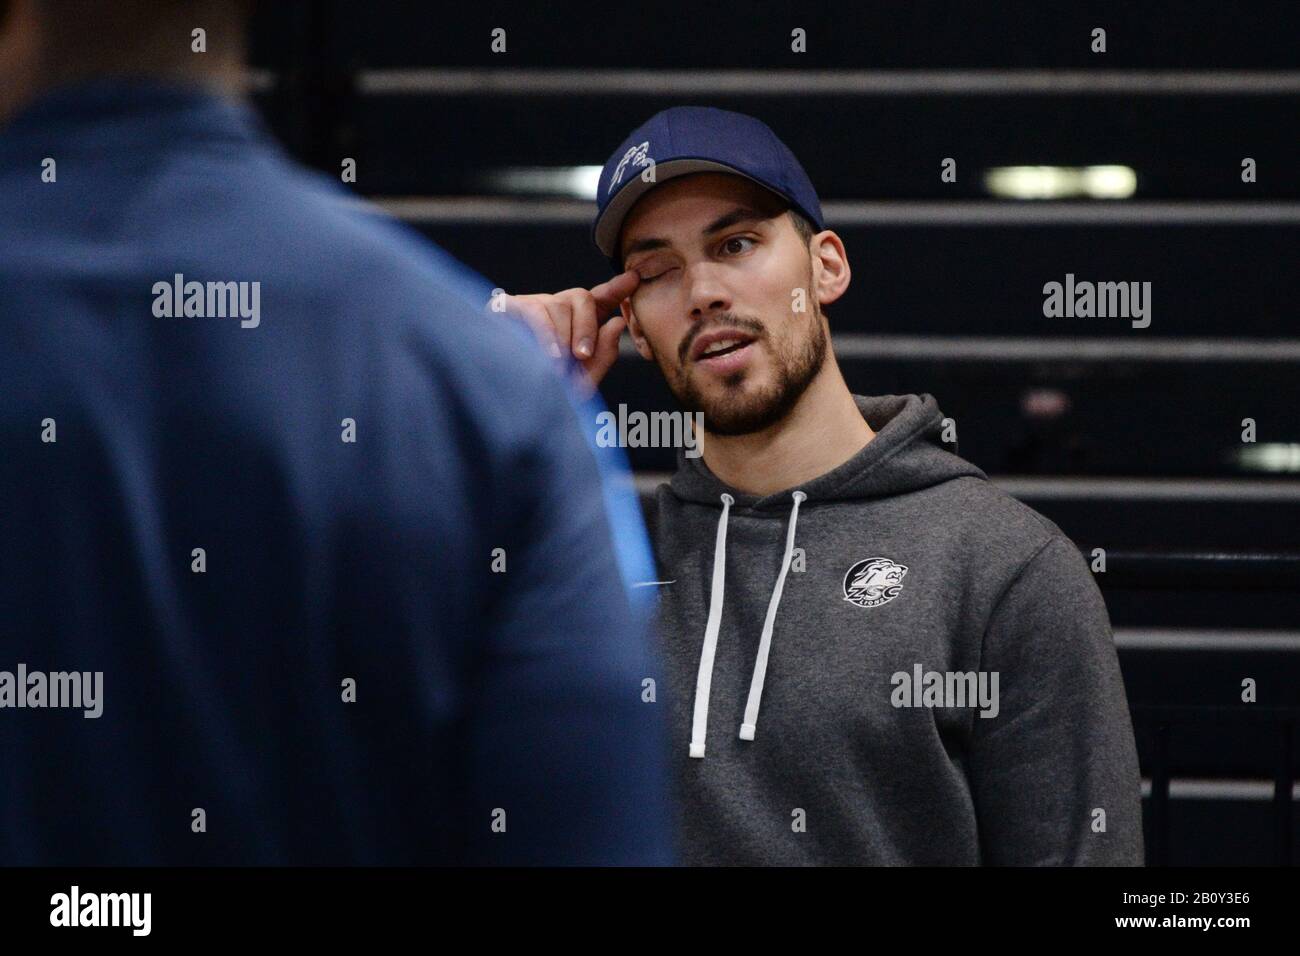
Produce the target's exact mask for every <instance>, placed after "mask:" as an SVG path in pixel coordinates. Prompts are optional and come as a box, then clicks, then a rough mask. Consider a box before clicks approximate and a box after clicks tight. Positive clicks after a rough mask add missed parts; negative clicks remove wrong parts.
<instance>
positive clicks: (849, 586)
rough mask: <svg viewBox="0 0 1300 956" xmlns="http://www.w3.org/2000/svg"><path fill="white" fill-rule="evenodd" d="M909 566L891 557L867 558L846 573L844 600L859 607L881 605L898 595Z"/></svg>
mask: <svg viewBox="0 0 1300 956" xmlns="http://www.w3.org/2000/svg"><path fill="white" fill-rule="evenodd" d="M905 574H907V568H906V567H905V566H904V565H901V564H895V563H894V562H893V561H891V560H889V558H866V559H865V560H862V561H859V562H858V563H857V564H855V565H853V567H851V568H849V573H848V574H846V575H844V600H846V601H848V602H849V603H850V604H856V605H857V606H858V607H879V606H880V605H882V604H888V603H889V602H890V601H892V600H893V599H894V598H896V597H898V592H899V591H901V590H903V576H904V575H905Z"/></svg>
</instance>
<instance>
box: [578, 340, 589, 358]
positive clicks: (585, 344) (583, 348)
mask: <svg viewBox="0 0 1300 956" xmlns="http://www.w3.org/2000/svg"><path fill="white" fill-rule="evenodd" d="M578 354H579V355H580V356H582V357H583V358H590V357H591V339H583V340H582V341H581V342H579V343H578Z"/></svg>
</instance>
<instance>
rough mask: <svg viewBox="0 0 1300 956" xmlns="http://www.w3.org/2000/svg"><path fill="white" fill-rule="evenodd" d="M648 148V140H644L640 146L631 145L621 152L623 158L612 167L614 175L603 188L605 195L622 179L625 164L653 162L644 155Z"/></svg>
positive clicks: (641, 164)
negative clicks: (624, 151) (606, 187)
mask: <svg viewBox="0 0 1300 956" xmlns="http://www.w3.org/2000/svg"><path fill="white" fill-rule="evenodd" d="M649 150H650V140H646V141H645V142H644V143H642V144H641V145H640V146H633V147H632V148H631V149H629V150H628V151H627V152H626V153H624V154H623V158H622V159H620V160H619V161H618V165H617V166H615V167H614V175H613V176H611V177H610V180H609V188H608V189H606V190H605V195H607V196H608V195H609V194H610V193H612V192H613V191H614V187H615V186H617V185H618V184H619V183H620V182H622V181H623V170H625V169H627V164H628V163H629V162H630V163H631V164H632V165H633V166H634V167H639V166H649V165H650V164H651V163H652V162H653V160H652V159H651V158H650V157H649V156H648V155H646V154H647V153H648V152H649Z"/></svg>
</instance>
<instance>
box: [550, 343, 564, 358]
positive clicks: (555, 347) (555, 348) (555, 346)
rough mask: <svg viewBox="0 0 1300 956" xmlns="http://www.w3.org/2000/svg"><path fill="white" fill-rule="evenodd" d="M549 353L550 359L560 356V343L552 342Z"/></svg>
mask: <svg viewBox="0 0 1300 956" xmlns="http://www.w3.org/2000/svg"><path fill="white" fill-rule="evenodd" d="M550 351H551V358H559V357H560V355H561V354H562V353H561V352H560V343H559V342H552V343H551V349H550Z"/></svg>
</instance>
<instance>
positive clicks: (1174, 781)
mask: <svg viewBox="0 0 1300 956" xmlns="http://www.w3.org/2000/svg"><path fill="white" fill-rule="evenodd" d="M1275 789H1276V788H1275V787H1274V785H1273V781H1272V780H1214V779H1209V778H1203V777H1171V778H1170V779H1169V799H1170V800H1252V801H1265V802H1266V801H1269V800H1272V799H1273V792H1274V790H1275ZM1142 796H1144V797H1149V796H1151V778H1150V777H1143V778H1142ZM1291 799H1292V800H1300V781H1297V782H1296V783H1293V784H1292V785H1291Z"/></svg>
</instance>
